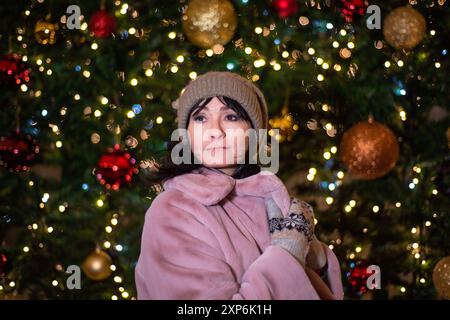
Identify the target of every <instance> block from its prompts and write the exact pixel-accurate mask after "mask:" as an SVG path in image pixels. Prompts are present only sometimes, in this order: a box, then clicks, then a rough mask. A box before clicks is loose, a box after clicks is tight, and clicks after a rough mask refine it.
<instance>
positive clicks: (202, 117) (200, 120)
mask: <svg viewBox="0 0 450 320" xmlns="http://www.w3.org/2000/svg"><path fill="white" fill-rule="evenodd" d="M193 119H194V121H196V122H203V121H204V120H205V117H204V116H200V115H199V116H195V117H194V118H193Z"/></svg>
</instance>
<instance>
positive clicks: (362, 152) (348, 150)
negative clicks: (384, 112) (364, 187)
mask: <svg viewBox="0 0 450 320" xmlns="http://www.w3.org/2000/svg"><path fill="white" fill-rule="evenodd" d="M340 152H341V160H342V162H344V164H345V165H346V167H347V169H348V171H349V172H350V173H352V174H353V175H355V176H356V177H358V178H361V179H366V180H371V179H376V178H379V177H381V176H383V175H385V174H386V173H388V172H389V171H390V170H392V168H394V166H395V163H396V162H397V159H398V155H399V147H398V142H397V137H396V136H395V135H394V133H393V132H392V131H391V130H390V129H389V128H388V127H386V126H385V125H383V124H381V123H379V122H376V121H374V120H372V119H369V121H362V122H359V123H357V124H356V125H354V126H353V127H351V128H350V129H349V130H347V131H346V132H345V133H344V135H343V137H342V141H341V145H340Z"/></svg>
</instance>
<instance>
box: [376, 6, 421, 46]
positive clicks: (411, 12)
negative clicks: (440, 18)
mask: <svg viewBox="0 0 450 320" xmlns="http://www.w3.org/2000/svg"><path fill="white" fill-rule="evenodd" d="M426 30H427V23H426V21H425V18H424V17H423V16H422V14H421V13H420V12H419V11H417V10H416V9H414V8H413V7H411V6H409V5H408V6H404V7H400V8H397V9H394V10H393V11H392V12H390V13H389V14H388V15H387V17H386V19H384V24H383V35H384V38H385V39H386V41H387V42H388V43H389V44H390V45H391V46H393V47H394V48H396V49H403V50H412V49H414V48H415V47H416V46H417V45H418V44H419V43H420V42H422V40H423V38H424V37H425V34H426Z"/></svg>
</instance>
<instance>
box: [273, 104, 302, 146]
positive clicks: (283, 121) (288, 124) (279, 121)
mask: <svg viewBox="0 0 450 320" xmlns="http://www.w3.org/2000/svg"><path fill="white" fill-rule="evenodd" d="M269 125H270V127H271V128H273V129H279V137H278V138H277V139H279V140H278V141H280V142H284V141H285V140H288V141H290V140H291V139H292V136H293V134H294V132H295V128H296V127H295V126H296V125H295V124H294V120H293V118H292V115H291V114H290V113H289V110H288V109H287V108H283V110H282V111H281V117H275V118H272V119H269Z"/></svg>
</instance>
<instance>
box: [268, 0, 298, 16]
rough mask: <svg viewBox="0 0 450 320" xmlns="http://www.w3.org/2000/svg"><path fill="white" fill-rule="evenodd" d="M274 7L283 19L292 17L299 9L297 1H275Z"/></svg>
mask: <svg viewBox="0 0 450 320" xmlns="http://www.w3.org/2000/svg"><path fill="white" fill-rule="evenodd" d="M272 5H273V6H274V8H275V10H276V11H277V13H278V16H279V17H280V18H282V19H285V18H287V17H289V16H292V15H293V14H295V13H296V12H297V9H298V5H297V0H274V1H273V2H272Z"/></svg>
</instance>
